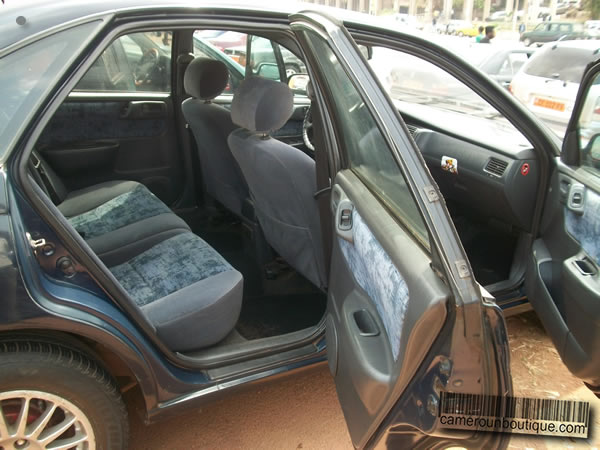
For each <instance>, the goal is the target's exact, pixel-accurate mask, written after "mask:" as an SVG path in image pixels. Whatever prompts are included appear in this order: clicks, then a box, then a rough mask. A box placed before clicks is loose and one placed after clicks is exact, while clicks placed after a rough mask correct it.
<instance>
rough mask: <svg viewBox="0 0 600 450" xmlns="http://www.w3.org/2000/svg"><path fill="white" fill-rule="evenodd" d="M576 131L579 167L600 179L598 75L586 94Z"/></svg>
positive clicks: (599, 99)
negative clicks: (577, 135)
mask: <svg viewBox="0 0 600 450" xmlns="http://www.w3.org/2000/svg"><path fill="white" fill-rule="evenodd" d="M577 129H578V130H577V131H578V134H579V149H580V165H581V166H582V167H584V168H585V169H587V170H589V171H590V172H592V173H593V174H594V175H596V176H599V177H600V75H596V78H595V79H594V82H593V84H592V86H590V88H589V90H588V92H587V93H586V98H585V102H584V105H583V108H582V109H581V113H580V115H579V119H578V123H577Z"/></svg>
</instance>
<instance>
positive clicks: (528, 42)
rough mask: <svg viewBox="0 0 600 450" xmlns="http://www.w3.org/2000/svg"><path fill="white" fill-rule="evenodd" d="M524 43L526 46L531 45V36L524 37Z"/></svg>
mask: <svg viewBox="0 0 600 450" xmlns="http://www.w3.org/2000/svg"><path fill="white" fill-rule="evenodd" d="M523 44H524V45H525V47H529V46H530V45H531V39H529V38H525V39H523Z"/></svg>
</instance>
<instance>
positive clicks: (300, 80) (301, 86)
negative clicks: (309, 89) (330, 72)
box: [288, 73, 310, 94]
mask: <svg viewBox="0 0 600 450" xmlns="http://www.w3.org/2000/svg"><path fill="white" fill-rule="evenodd" d="M309 81H310V77H309V76H308V75H307V74H305V73H295V74H293V75H290V77H289V78H288V86H289V87H290V89H291V90H292V91H294V92H297V93H300V94H306V86H307V85H308V82H309Z"/></svg>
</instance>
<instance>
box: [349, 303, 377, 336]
mask: <svg viewBox="0 0 600 450" xmlns="http://www.w3.org/2000/svg"><path fill="white" fill-rule="evenodd" d="M352 317H353V318H354V323H356V327H357V328H358V332H359V334H360V335H361V336H366V337H371V336H379V327H378V326H377V323H376V322H375V319H373V316H372V315H371V313H370V312H369V311H367V310H366V309H360V310H358V311H354V313H352Z"/></svg>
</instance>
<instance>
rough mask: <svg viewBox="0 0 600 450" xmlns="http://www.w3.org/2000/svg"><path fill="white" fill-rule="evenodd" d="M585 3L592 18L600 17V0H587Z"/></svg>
mask: <svg viewBox="0 0 600 450" xmlns="http://www.w3.org/2000/svg"><path fill="white" fill-rule="evenodd" d="M583 4H584V6H585V7H584V9H586V10H588V11H589V12H590V16H591V17H590V18H591V19H594V20H597V19H600V0H585V1H584V3H583Z"/></svg>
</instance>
